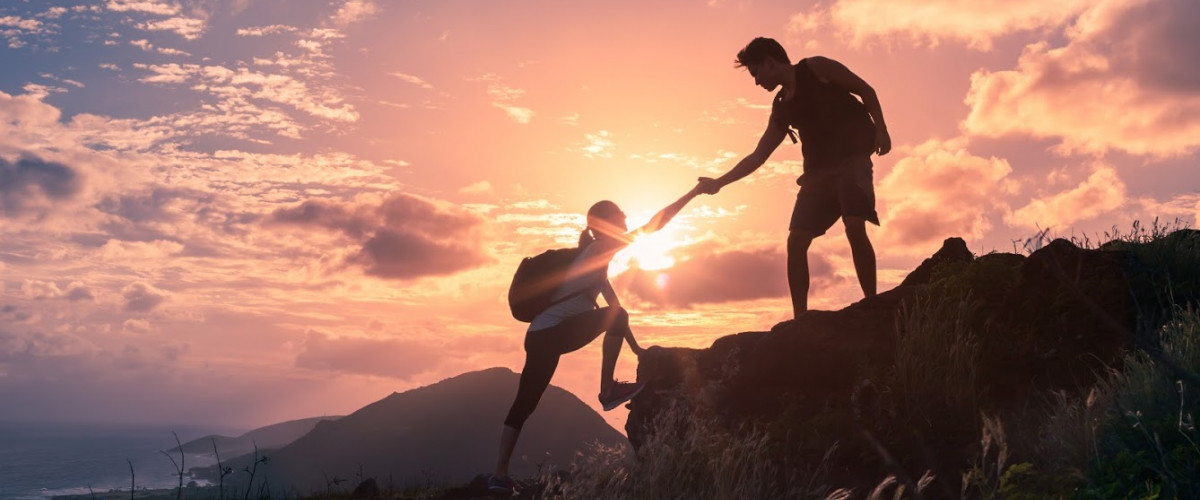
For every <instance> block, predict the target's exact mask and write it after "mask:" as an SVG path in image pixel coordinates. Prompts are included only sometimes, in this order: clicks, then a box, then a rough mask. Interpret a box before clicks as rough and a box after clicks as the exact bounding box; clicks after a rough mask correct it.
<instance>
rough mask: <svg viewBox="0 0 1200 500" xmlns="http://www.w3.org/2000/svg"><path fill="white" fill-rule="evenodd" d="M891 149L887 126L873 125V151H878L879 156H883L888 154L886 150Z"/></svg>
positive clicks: (890, 138) (890, 137)
mask: <svg viewBox="0 0 1200 500" xmlns="http://www.w3.org/2000/svg"><path fill="white" fill-rule="evenodd" d="M891 150H892V136H891V135H888V131H887V127H884V126H876V127H875V152H876V153H879V156H883V155H885V154H888V151H891Z"/></svg>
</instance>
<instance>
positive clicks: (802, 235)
mask: <svg viewBox="0 0 1200 500" xmlns="http://www.w3.org/2000/svg"><path fill="white" fill-rule="evenodd" d="M815 238H816V235H814V234H812V233H810V232H808V231H805V230H803V229H793V230H792V231H791V232H789V233H788V240H787V244H788V251H789V252H791V251H808V247H809V245H812V241H813V239H815Z"/></svg>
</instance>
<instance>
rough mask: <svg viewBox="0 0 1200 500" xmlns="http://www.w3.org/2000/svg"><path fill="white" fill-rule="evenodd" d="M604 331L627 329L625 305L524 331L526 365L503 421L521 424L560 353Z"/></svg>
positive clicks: (622, 332) (547, 381) (619, 334)
mask: <svg viewBox="0 0 1200 500" xmlns="http://www.w3.org/2000/svg"><path fill="white" fill-rule="evenodd" d="M604 332H608V335H609V336H616V337H624V336H625V335H626V333H628V332H629V314H628V313H626V312H625V309H624V308H622V307H601V308H599V309H594V310H591V311H588V312H585V313H583V314H579V315H576V316H571V317H570V318H567V319H566V320H564V321H563V322H562V323H559V324H557V325H554V326H552V327H550V328H543V329H541V330H537V331H533V332H529V333H526V334H525V368H524V369H522V370H521V382H520V385H518V386H517V397H516V400H515V401H513V404H512V408H511V409H509V410H508V417H507V418H505V419H504V425H507V426H509V427H512V428H514V429H520V428H521V427H522V426H524V425H525V420H526V419H528V418H529V415H530V414H532V413H533V409H534V408H536V407H537V404H538V401H539V400H541V399H542V393H544V392H546V387H548V386H549V385H550V378H551V377H553V376H554V370H555V369H556V368H558V358H559V356H562V355H563V354H566V353H568V352H571V351H574V350H576V349H579V348H581V347H583V346H585V345H588V344H590V343H591V342H592V341H593V340H596V337H599V336H600V334H601V333H604Z"/></svg>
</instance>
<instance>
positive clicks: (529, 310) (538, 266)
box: [508, 248, 581, 323]
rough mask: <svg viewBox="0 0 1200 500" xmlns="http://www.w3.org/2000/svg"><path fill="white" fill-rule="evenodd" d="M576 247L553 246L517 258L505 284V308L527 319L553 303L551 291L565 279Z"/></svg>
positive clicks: (555, 290)
mask: <svg viewBox="0 0 1200 500" xmlns="http://www.w3.org/2000/svg"><path fill="white" fill-rule="evenodd" d="M580 250H581V249H579V248H555V249H551V250H546V251H545V252H542V253H540V254H538V255H535V256H533V257H525V258H524V259H522V260H521V265H519V266H517V272H516V274H514V275H513V280H512V284H511V285H509V287H508V308H509V309H510V310H512V315H513V317H514V318H517V320H519V321H524V322H526V323H529V322H531V321H533V318H535V317H537V315H539V314H541V313H542V311H545V310H546V309H548V308H549V307H550V306H552V305H554V304H555V302H556V301H555V300H553V299H554V294H555V293H556V292H558V289H559V287H561V286H562V285H563V283H566V282H567V278H568V276H567V272H568V270H569V269H570V267H571V262H572V261H574V260H575V257H578V256H579V252H580ZM563 300H565V299H563ZM560 302H561V300H560Z"/></svg>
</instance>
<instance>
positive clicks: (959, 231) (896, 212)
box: [876, 140, 1017, 254]
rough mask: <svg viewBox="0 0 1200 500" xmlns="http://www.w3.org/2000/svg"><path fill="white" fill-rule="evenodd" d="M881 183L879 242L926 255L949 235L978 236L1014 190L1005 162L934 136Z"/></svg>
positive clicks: (892, 248)
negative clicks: (977, 154)
mask: <svg viewBox="0 0 1200 500" xmlns="http://www.w3.org/2000/svg"><path fill="white" fill-rule="evenodd" d="M904 152H905V153H908V156H907V157H905V158H903V159H901V160H900V161H898V162H896V165H895V166H894V167H893V168H892V170H891V172H889V173H888V175H887V176H886V177H884V178H883V180H881V181H879V183H878V184H877V186H878V188H877V190H876V194H877V196H878V199H879V200H880V201H881V202H882V203H881V206H880V215H881V219H882V224H881V226H882V227H881V232H882V233H883V235H882V238H881V244H880V245H879V246H878V247H877V248H886V249H887V251H888V252H900V253H907V254H923V253H927V252H929V250H930V249H931V248H932V249H936V248H937V247H938V245H939V244H940V243H941V241H942V240H943V239H945V238H947V237H950V236H961V237H963V238H967V239H978V238H980V237H982V236H984V234H986V233H987V232H988V231H989V230H990V229H991V228H992V223H991V222H990V218H991V217H992V216H995V215H997V214H999V213H1002V212H1003V211H1005V209H1006V208H1007V203H1006V201H1005V198H1006V197H1007V196H1009V195H1011V194H1014V193H1015V192H1016V189H1017V186H1016V183H1015V182H1013V181H1011V180H1010V179H1009V174H1010V173H1011V172H1012V167H1011V166H1010V165H1009V164H1008V161H1007V160H1004V159H1001V158H996V157H990V158H983V157H979V156H975V155H972V154H971V153H970V152H968V151H967V150H966V148H965V143H964V141H961V140H952V141H945V142H943V141H938V140H930V141H928V142H926V143H924V144H921V145H919V146H916V147H915V148H912V149H911V150H909V151H904Z"/></svg>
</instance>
